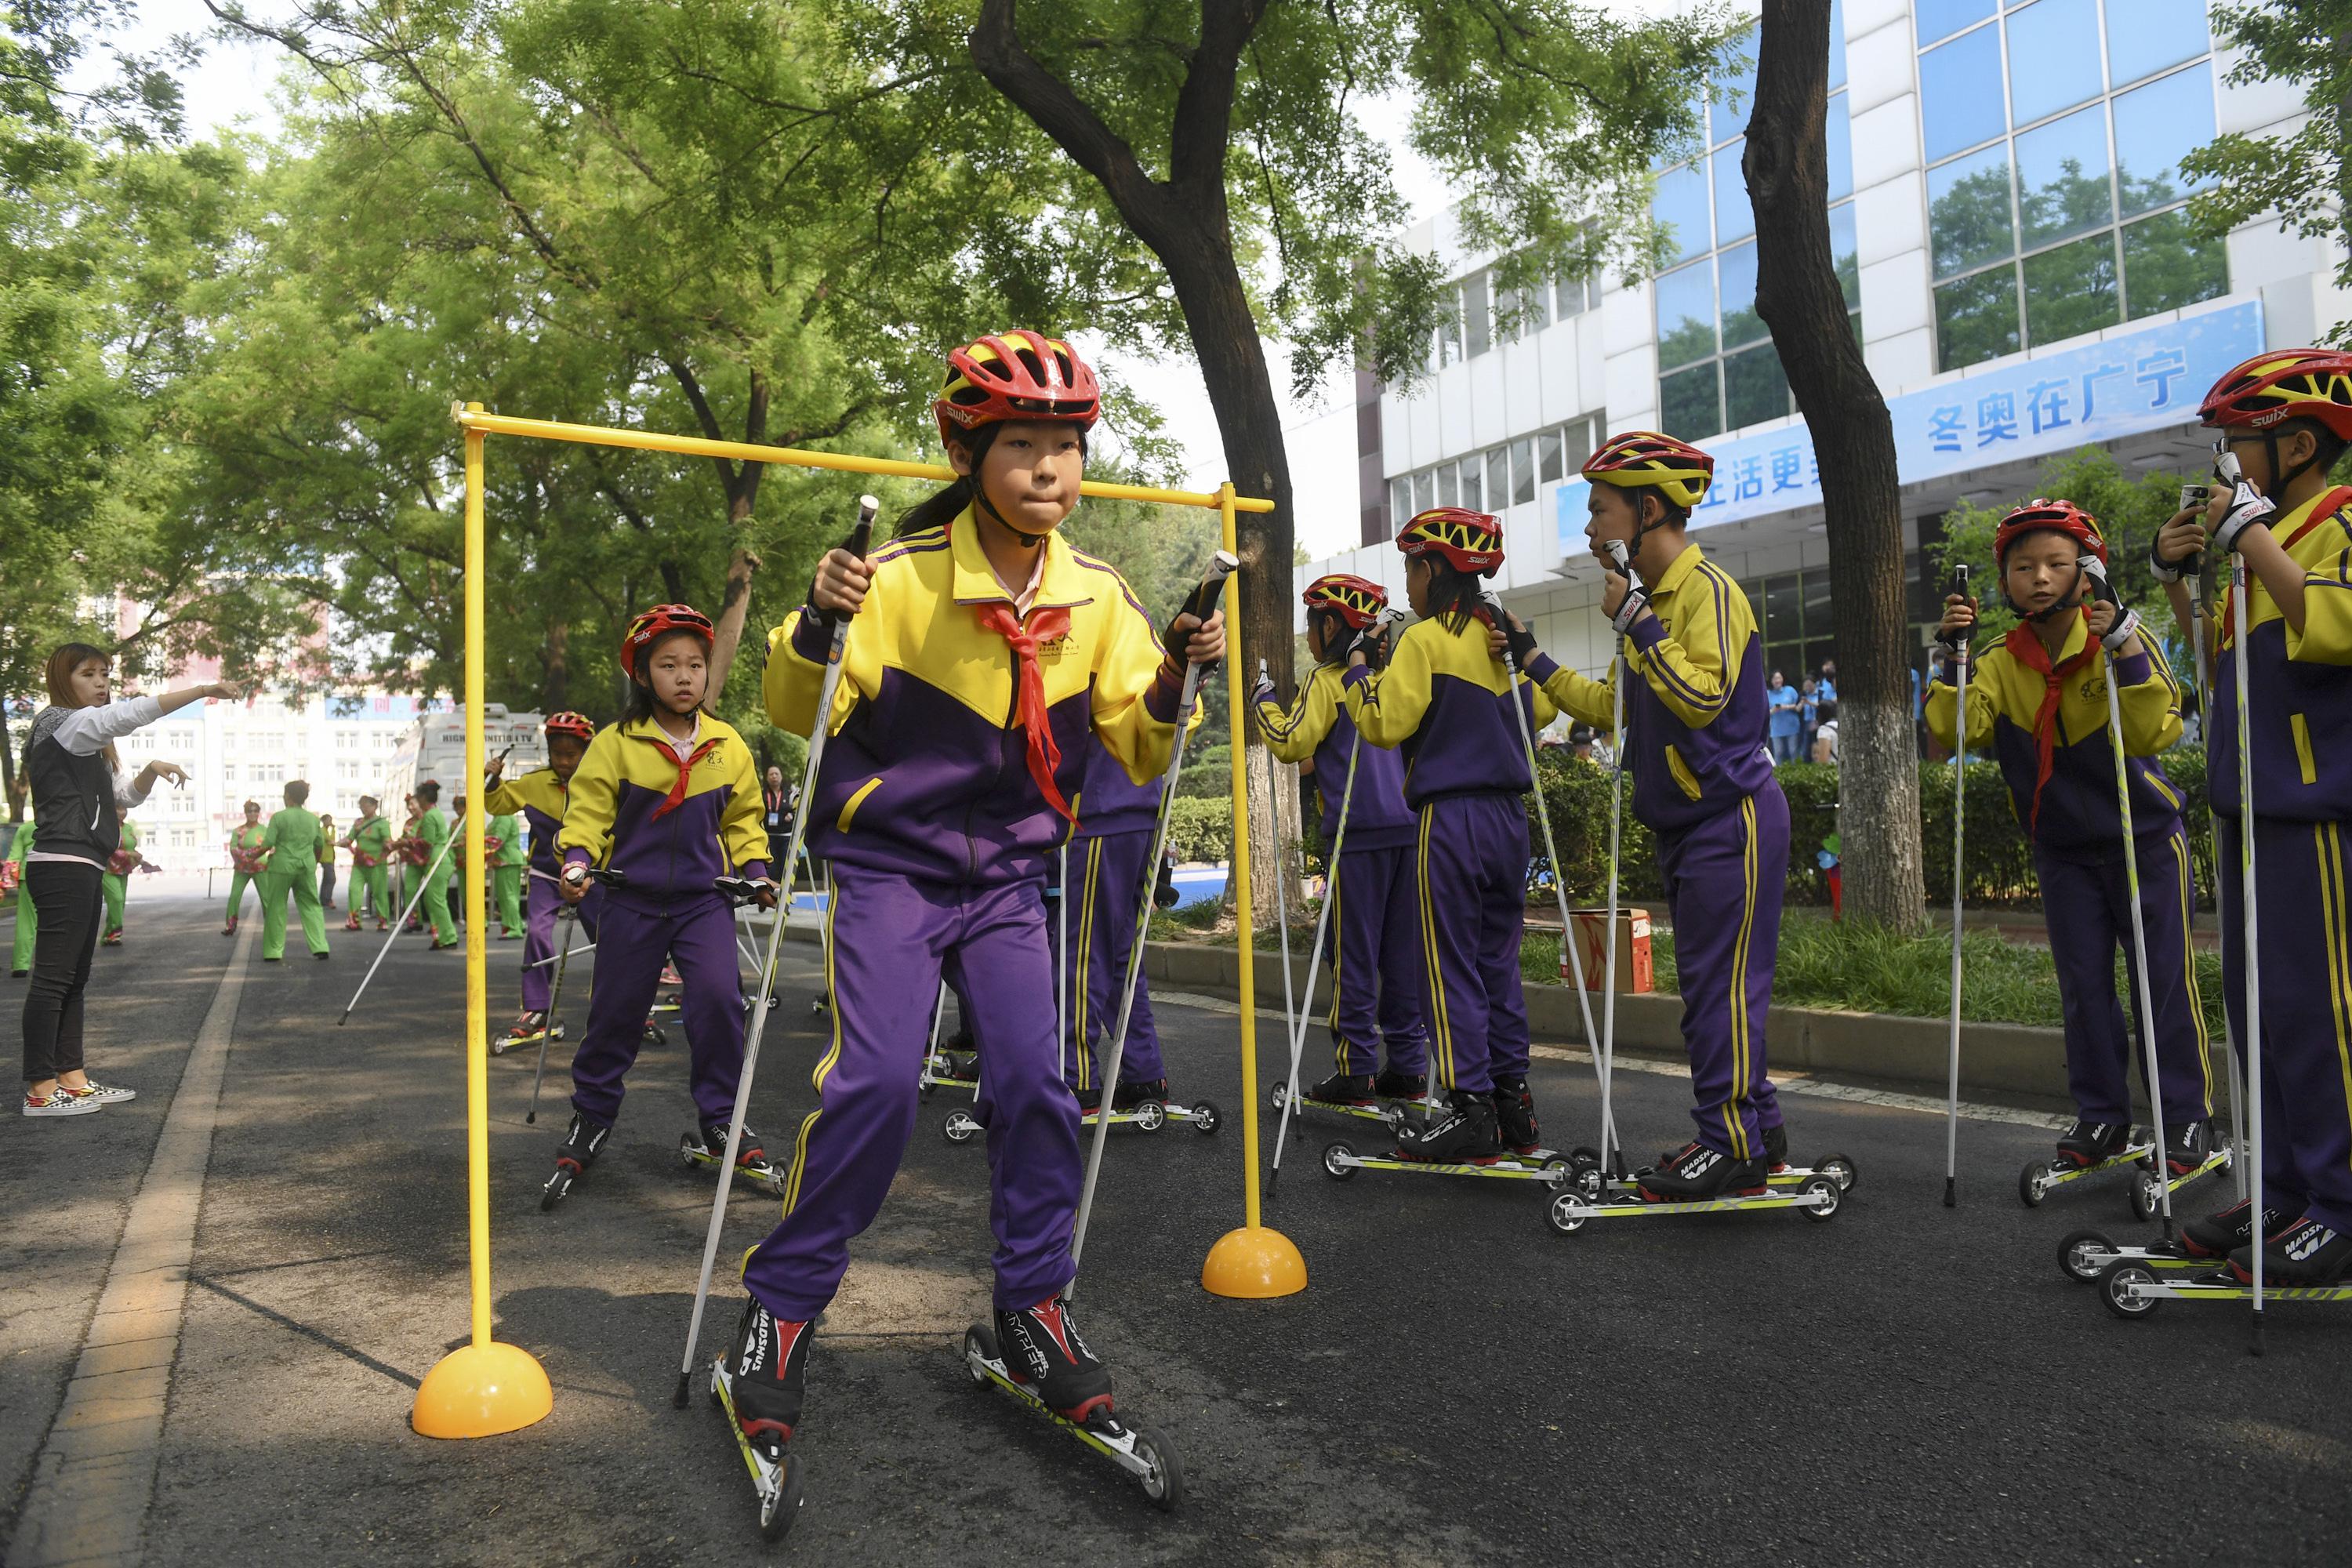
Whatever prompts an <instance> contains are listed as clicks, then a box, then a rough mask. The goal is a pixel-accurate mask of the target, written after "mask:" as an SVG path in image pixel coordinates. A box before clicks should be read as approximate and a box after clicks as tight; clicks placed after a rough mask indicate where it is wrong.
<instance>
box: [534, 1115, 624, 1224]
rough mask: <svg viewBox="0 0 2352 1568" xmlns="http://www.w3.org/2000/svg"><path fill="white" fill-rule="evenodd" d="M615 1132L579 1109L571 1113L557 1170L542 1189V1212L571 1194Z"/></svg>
mask: <svg viewBox="0 0 2352 1568" xmlns="http://www.w3.org/2000/svg"><path fill="white" fill-rule="evenodd" d="M612 1135H613V1130H612V1129H611V1128H610V1127H607V1126H606V1125H604V1123H603V1122H601V1121H589V1120H588V1119H587V1118H586V1117H585V1116H583V1115H581V1114H580V1112H578V1111H576V1110H575V1111H573V1112H572V1125H571V1127H570V1128H569V1129H568V1130H566V1131H565V1132H564V1134H563V1142H562V1143H561V1144H559V1145H557V1146H556V1150H555V1173H554V1174H553V1175H551V1176H550V1177H548V1178H547V1184H546V1185H545V1186H543V1187H541V1189H540V1193H539V1207H540V1212H541V1213H542V1214H544V1213H545V1212H546V1211H548V1210H549V1209H551V1208H553V1207H554V1206H555V1205H558V1204H560V1203H562V1201H563V1200H564V1199H565V1198H566V1197H568V1196H570V1195H571V1193H572V1183H574V1182H576V1181H578V1180H579V1179H580V1178H581V1177H582V1176H583V1175H585V1174H586V1173H587V1171H588V1167H589V1166H591V1165H593V1164H594V1163H596V1156H597V1154H598V1153H599V1152H602V1151H603V1149H604V1140H606V1139H607V1138H610V1137H611V1136H612Z"/></svg>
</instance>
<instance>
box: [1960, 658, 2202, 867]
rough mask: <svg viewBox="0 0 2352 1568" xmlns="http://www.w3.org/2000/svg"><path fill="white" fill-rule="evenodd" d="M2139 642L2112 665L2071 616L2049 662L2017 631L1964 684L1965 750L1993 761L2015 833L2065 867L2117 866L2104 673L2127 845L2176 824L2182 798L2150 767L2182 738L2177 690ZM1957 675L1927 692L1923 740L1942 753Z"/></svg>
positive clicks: (2119, 840)
mask: <svg viewBox="0 0 2352 1568" xmlns="http://www.w3.org/2000/svg"><path fill="white" fill-rule="evenodd" d="M2135 643H2136V646H2135V647H2134V649H2133V651H2132V652H2130V653H2129V654H2126V655H2125V656H2124V657H2123V658H2118V659H2115V660H2112V661H2110V660H2109V658H2107V656H2106V654H2105V651H2104V650H2102V649H2101V648H2100V647H2099V646H2098V644H2097V643H2095V642H2094V641H2092V640H2091V637H2090V633H2089V630H2088V623H2087V622H2086V621H2085V620H2084V616H2083V615H2082V613H2081V612H2079V611H2078V612H2076V613H2075V614H2074V616H2073V617H2072V619H2071V621H2070V623H2069V624H2068V626H2067V627H2066V636H2065V639H2064V640H2063V642H2062V643H2060V645H2059V649H2058V657H2057V658H2056V659H2055V660H2053V659H2052V658H2050V657H2049V655H2048V654H2047V652H2046V651H2045V650H2044V649H2043V647H2042V643H2041V640H2040V638H2038V637H2036V636H2035V635H2034V633H2033V630H2032V628H2031V627H2029V626H2017V627H2014V628H2013V629H2011V631H2010V632H2009V634H2008V635H2007V636H2006V637H2003V638H2002V639H2001V640H2000V642H1999V643H1996V644H1995V645H1993V646H1992V647H1990V648H1987V649H1986V650H1985V651H1984V652H1983V653H1981V654H1979V655H1978V656H1977V660H1976V666H1975V668H1973V669H1971V670H1970V671H1969V715H1968V725H1969V747H1970V749H1971V750H1977V751H1989V752H1990V755H1991V756H1992V758H1993V760H1994V761H1995V762H1997V763H2000V773H2001V778H2002V781H2003V782H2004V783H2006V784H2008V785H2009V799H2010V805H2011V807H2012V808H2013V809H2014V810H2015V812H2016V813H2017V820H2018V822H2019V824H2020V825H2021V826H2023V827H2024V828H2025V830H2026V834H2027V837H2030V838H2032V841H2033V843H2034V846H2035V847H2037V848H2040V849H2044V850H2047V851H2048V852H2050V853H2051V854H2052V855H2054V856H2056V857H2057V858H2060V859H2066V860H2075V861H2105V860H2115V859H2120V858H2122V855H2123V831H2124V829H2123V817H2122V816H2121V814H2120V812H2119V810H2118V808H2117V805H2116V758H2115V751H2114V748H2113V746H2112V744H2111V742H2110V741H2109V739H2108V734H2107V678H2108V669H2109V666H2110V664H2111V663H2112V666H2113V668H2114V674H2115V679H2116V701H2117V703H2118V704H2119V706H2120V709H2121V711H2122V714H2123V724H2124V766H2125V770H2126V774H2127V776H2128V777H2129V779H2130V781H2131V807H2132V833H2133V836H2134V837H2136V838H2137V839H2141V840H2147V839H2151V838H2158V837H2163V836H2164V835H2165V834H2168V833H2170V832H2171V831H2172V830H2173V828H2174V827H2175V826H2178V825H2179V821H2180V792H2179V790H2178V789H2176V788H2174V787H2173V784H2172V781H2171V780H2170V779H2168V778H2166V777H2165V776H2164V770H2163V769H2162V768H2161V767H2159V766H2158V765H2157V763H2156V762H2155V760H2154V759H2155V757H2156V755H2157V753H2158V752H2163V751H2165V750H2167V749H2168V748H2169V747H2170V746H2171V745H2172V744H2173V743H2174V742H2177V741H2179V739H2180V686H2179V682H2178V681H2176V680H2175V679H2173V676H2172V669H2171V667H2170V666H2168V665H2167V664H2166V663H2165V661H2164V656H2163V655H2162V654H2160V653H2158V652H2157V651H2156V649H2155V647H2154V645H2153V644H2152V643H2151V642H2150V641H2149V640H2148V638H2147V637H2146V636H2145V635H2143V636H2141V637H2137V638H2136V639H2135ZM1953 675H1954V672H1953V671H1952V670H1951V668H1949V667H1948V665H1947V668H1945V670H1944V672H1943V673H1942V674H1941V675H1939V676H1938V677H1937V679H1935V680H1933V681H1931V682H1929V683H1928V686H1927V732H1928V733H1929V734H1931V735H1933V736H1935V737H1936V739H1937V741H1938V742H1941V743H1942V744H1944V745H1945V746H1946V747H1950V746H1952V745H1955V744H1956V743H1957V742H1958V710H1959V692H1958V687H1957V686H1956V684H1955V683H1954V680H1953Z"/></svg>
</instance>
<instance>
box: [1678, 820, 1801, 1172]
mask: <svg viewBox="0 0 2352 1568" xmlns="http://www.w3.org/2000/svg"><path fill="white" fill-rule="evenodd" d="M1657 838H1658V875H1659V879H1660V880H1661V881H1663V882H1664V884H1665V891H1666V907H1667V908H1668V909H1669V910H1672V911H1673V914H1674V921H1675V970H1676V972H1677V973H1678V974H1679V976H1680V979H1681V983H1682V993H1683V1048H1684V1049H1685V1051H1687V1052H1689V1053H1690V1065H1691V1095H1692V1099H1693V1100H1694V1101H1695V1103H1694V1104H1693V1105H1692V1107H1691V1120H1692V1121H1695V1122H1696V1123H1697V1124H1698V1141H1699V1142H1701V1143H1704V1144H1706V1146H1707V1147H1708V1148H1710V1149H1713V1150H1715V1151H1716V1152H1717V1153H1722V1154H1728V1155H1730V1156H1731V1157H1732V1158H1733V1159H1735V1160H1746V1159H1750V1158H1761V1157H1762V1155H1763V1152H1764V1137H1763V1134H1764V1129H1766V1128H1768V1127H1778V1126H1780V1100H1779V1099H1778V1097H1777V1096H1776V1095H1775V1094H1774V1093H1773V1089H1772V1080H1771V1079H1769V1078H1767V1077H1766V1076H1765V1063H1764V1019H1765V1015H1766V1014H1767V1013H1768V1012H1769V1010H1770V1008H1771V1005H1772V961H1773V959H1774V957H1775V956H1776V955H1777V954H1778V953H1779V952H1780V897H1781V893H1782V891H1783V890H1784V887H1785V884H1786V883H1787V882H1788V879H1789V798H1788V796H1786V795H1782V794H1781V793H1780V785H1779V784H1766V785H1765V786H1764V787H1763V788H1762V789H1760V790H1758V791H1757V792H1756V793H1755V794H1754V795H1749V796H1748V798H1747V799H1745V800H1743V801H1741V802H1740V803H1739V804H1738V805H1735V806H1733V807H1732V808H1730V809H1729V810H1727V811H1722V812H1717V814H1716V815H1715V816H1711V817H1708V818H1707V819H1706V821H1704V822H1701V823H1698V824H1696V825H1695V826H1690V827H1685V828H1684V829H1682V830H1681V831H1680V832H1676V833H1661V834H1659V835H1658V836H1657Z"/></svg>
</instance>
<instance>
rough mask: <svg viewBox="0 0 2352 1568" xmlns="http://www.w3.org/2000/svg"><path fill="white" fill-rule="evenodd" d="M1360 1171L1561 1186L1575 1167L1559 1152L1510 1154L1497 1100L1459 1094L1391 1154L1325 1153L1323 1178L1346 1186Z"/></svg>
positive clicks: (1339, 1146)
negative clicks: (1462, 1177)
mask: <svg viewBox="0 0 2352 1568" xmlns="http://www.w3.org/2000/svg"><path fill="white" fill-rule="evenodd" d="M1358 1171H1408V1172H1414V1173H1419V1174H1422V1175H1427V1176H1485V1177H1488V1178H1491V1179H1494V1180H1498V1181H1517V1182H1544V1183H1547V1184H1560V1183H1564V1182H1566V1181H1567V1180H1568V1178H1569V1173H1570V1161H1569V1157H1568V1156H1567V1155H1566V1154H1563V1153H1560V1152H1559V1151H1557V1150H1553V1149H1545V1148H1540V1147H1538V1148H1529V1149H1525V1150H1517V1149H1506V1148H1505V1147H1504V1145H1503V1142H1502V1130H1501V1127H1500V1124H1499V1118H1498V1117H1497V1115H1496V1105H1495V1099H1494V1097H1493V1096H1492V1095H1486V1094H1474V1093H1471V1092H1470V1091H1468V1090H1466V1089H1455V1090H1454V1092H1453V1093H1451V1094H1449V1095H1448V1096H1447V1097H1446V1099H1445V1101H1444V1106H1443V1108H1442V1109H1441V1110H1434V1111H1433V1112H1431V1114H1430V1117H1429V1120H1428V1121H1425V1122H1412V1121H1407V1122H1405V1123H1404V1124H1403V1125H1402V1126H1400V1127H1399V1128H1398V1129H1397V1139H1396V1147H1395V1148H1394V1150H1393V1151H1391V1152H1389V1153H1386V1154H1360V1153H1358V1152H1356V1151H1355V1149H1354V1148H1353V1147H1352V1146H1350V1145H1349V1144H1347V1143H1344V1142H1340V1143H1331V1144H1328V1145H1327V1146H1326V1147H1325V1148H1324V1150H1323V1173H1324V1174H1325V1175H1327V1176H1329V1177H1330V1178H1331V1179H1332V1180H1333V1181H1335V1182H1344V1181H1347V1180H1348V1179H1349V1178H1350V1177H1351V1176H1353V1175H1354V1174H1355V1173H1357V1172H1358Z"/></svg>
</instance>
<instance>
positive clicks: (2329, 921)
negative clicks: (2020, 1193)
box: [2150, 349, 2352, 1287]
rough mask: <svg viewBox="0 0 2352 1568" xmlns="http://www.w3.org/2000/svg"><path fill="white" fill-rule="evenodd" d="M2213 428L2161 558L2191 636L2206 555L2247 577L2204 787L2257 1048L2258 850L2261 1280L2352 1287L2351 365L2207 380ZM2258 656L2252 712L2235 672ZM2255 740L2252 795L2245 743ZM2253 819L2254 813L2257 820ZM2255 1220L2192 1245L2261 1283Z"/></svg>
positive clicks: (2333, 362)
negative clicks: (2251, 976) (2243, 766)
mask: <svg viewBox="0 0 2352 1568" xmlns="http://www.w3.org/2000/svg"><path fill="white" fill-rule="evenodd" d="M2199 412H2200V417H2201V419H2202V420H2203V422H2204V424H2205V425H2206V426H2208V427H2209V428H2211V429H2214V430H2216V431H2218V432H2219V433H2220V434H2219V437H2218V439H2217V440H2216V442H2215V444H2214V445H2215V452H2216V457H2217V459H2218V460H2217V462H2216V464H2215V477H2216V479H2220V480H2221V483H2220V484H2219V485H2218V486H2217V487H2216V489H2215V491H2214V494H2213V496H2212V499H2211V500H2210V503H2209V504H2208V506H2207V507H2206V508H2205V510H2204V511H2203V512H2202V514H2201V515H2200V513H2199V512H2198V511H2197V510H2185V511H2182V512H2180V513H2179V514H2177V515H2176V516H2175V517H2174V518H2173V519H2172V521H2169V522H2168V523H2167V524H2166V525H2165V526H2164V528H2163V529H2162V530H2160V531H2158V534H2157V537H2156V541H2155V543H2154V545H2153V546H2152V548H2151V551H2150V556H2151V560H2152V563H2153V564H2154V566H2155V567H2156V569H2157V574H2158V576H2159V577H2160V578H2164V579H2167V580H2168V591H2169V592H2170V593H2171V595H2172V597H2173V605H2174V608H2175V611H2176V613H2177V614H2178V615H2179V617H2180V624H2181V625H2183V626H2189V625H2191V624H2193V623H2192V621H2191V619H2190V605H2189V589H2188V585H2187V584H2186V583H2184V582H2182V581H2180V579H2181V578H2182V577H2184V576H2185V575H2186V574H2187V573H2188V572H2189V570H2190V569H2191V568H2192V567H2193V565H2194V564H2195V562H2196V558H2197V557H2198V556H2199V555H2200V554H2201V553H2202V552H2205V551H2207V550H2209V549H2210V550H2212V551H2214V552H2218V553H2219V554H2220V555H2221V557H2222V558H2223V560H2224V561H2225V562H2227V561H2228V560H2229V558H2230V557H2232V556H2234V557H2236V558H2237V559H2238V560H2239V561H2241V562H2242V563H2244V565H2245V567H2246V568H2247V569H2248V570H2249V571H2250V572H2251V573H2252V577H2253V579H2254V580H2253V583H2252V587H2251V599H2252V615H2251V616H2248V617H2247V626H2245V627H2244V628H2241V627H2240V626H2238V624H2237V616H2236V606H2235V603H2234V599H2233V602H2232V604H2231V609H2230V612H2229V613H2228V614H2227V615H2225V616H2222V618H2221V622H2220V626H2219V632H2220V644H2221V647H2220V652H2219V657H2218V658H2217V659H2216V660H2215V662H2214V666H2213V680H2212V689H2211V690H2210V692H2208V693H2206V700H2207V702H2208V704H2209V705H2210V707H2209V711H2210V713H2211V715H2212V721H2211V724H2210V729H2209V731H2208V732H2209V734H2210V746H2209V748H2208V752H2207V764H2206V778H2207V781H2208V787H2209V789H2210V791H2211V795H2212V800H2213V809H2214V816H2215V826H2216V828H2217V829H2218V832H2219V836H2220V842H2218V843H2217V844H2216V845H2215V851H2216V852H2215V855H2214V859H2215V862H2216V865H2217V868H2218V869H2219V872H2220V877H2219V881H2220V884H2221V977H2222V989H2223V994H2224V998H2225V1001H2226V1003H2227V1005H2228V1007H2229V1010H2230V1017H2231V1023H2232V1025H2233V1026H2234V1027H2235V1028H2236V1030H2237V1034H2238V1038H2240V1039H2244V1038H2246V1029H2247V1016H2246V1005H2247V1002H2246V990H2247V986H2246V954H2245V951H2244V934H2245V889H2244V882H2243V874H2242V865H2241V854H2242V837H2241V835H2242V833H2245V832H2247V831H2249V829H2248V827H2247V826H2246V825H2247V824H2248V823H2251V829H2250V830H2251V833H2252V839H2253V858H2254V873H2255V875H2254V894H2255V898H2256V900H2257V904H2256V907H2255V910H2254V914H2255V916H2256V920H2257V925H2258V928H2259V940H2260V942H2262V954H2261V956H2262V963H2261V966H2260V967H2261V975H2262V979H2261V994H2260V996H2259V998H2258V999H2257V1000H2258V1003H2259V1005H2260V1007H2261V1018H2260V1022H2261V1025H2262V1041H2263V1085H2262V1088H2263V1151H2262V1152H2263V1209H2264V1211H2265V1212H2264V1213H2263V1221H2262V1233H2263V1236H2264V1237H2268V1238H2269V1239H2268V1244H2267V1246H2266V1247H2265V1248H2264V1252H2265V1257H2264V1261H2263V1280H2264V1283H2265V1284H2268V1285H2276V1286H2281V1287H2292V1286H2299V1285H2302V1286H2308V1285H2325V1284H2330V1283H2333V1282H2335V1281H2336V1280H2339V1279H2344V1278H2345V1277H2346V1275H2347V1272H2352V1076H2347V1069H2346V1066H2345V1064H2346V1063H2347V1061H2352V911H2347V907H2346V894H2345V889H2346V888H2347V886H2352V747H2347V745H2346V744H2345V742H2344V737H2345V735H2346V734H2347V731H2352V570H2347V561H2352V553H2347V552H2352V489H2345V488H2342V487H2339V486H2336V485H2334V484H2332V483H2331V482H2330V481H2329V474H2330V471H2331V470H2332V469H2334V468H2335V467H2336V464H2337V463H2338V461H2339V460H2340V459H2341V458H2343V456H2344V453H2345V451H2346V448H2347V445H2352V354H2346V353H2339V352H2336V351H2334V350H2329V349H2275V350H2272V351H2270V352H2268V353H2261V354H2257V355H2255V356H2254V357H2253V358H2252V359H2250V360H2248V361H2246V362H2245V363H2243V364H2241V365H2238V366H2237V367H2235V368H2234V369H2232V370H2231V371H2230V373H2229V374H2226V375H2224V376H2222V377H2221V380H2219V381H2217V382H2215V383H2214V384H2213V387H2212V390H2211V391H2210V392H2208V393H2207V394H2206V395H2205V402H2204V405H2203V406H2202V408H2201V409H2200V411H2199ZM2241 657H2243V658H2246V659H2247V661H2248V663H2247V668H2246V676H2247V703H2248V708H2247V711H2246V712H2245V713H2244V714H2243V715H2241V714H2240V712H2239V711H2238V694H2237V660H2238V659H2239V658H2241ZM2242 734H2245V735H2250V737H2251V738H2250V740H2249V741H2248V742H2247V743H2248V744H2250V745H2251V746H2252V772H2253V784H2254V790H2253V799H2252V801H2251V802H2249V801H2245V800H2243V799H2242V795H2241V791H2240V782H2239V767H2240V763H2239V757H2238V746H2239V743H2240V737H2241V735H2242ZM2249 808H2251V809H2249ZM2254 1230H2255V1226H2254V1217H2253V1212H2252V1205H2251V1204H2246V1203H2242V1204H2237V1205H2231V1207H2229V1208H2226V1209H2223V1210H2222V1211H2221V1213H2219V1214H2216V1215H2210V1216H2209V1217H2207V1218H2205V1219H2200V1220H2196V1221H2192V1222H2191V1223H2190V1224H2189V1226H2186V1227H2185V1228H2184V1229H2183V1231H2182V1238H2183V1241H2184V1244H2185V1245H2187V1246H2189V1247H2191V1248H2193V1249H2195V1250H2196V1251H2198V1252H2200V1253H2202V1254H2206V1255H2209V1256H2221V1255H2224V1254H2226V1255H2227V1256H2228V1258H2229V1259H2230V1266H2231V1268H2232V1269H2234V1270H2235V1271H2236V1273H2237V1274H2238V1277H2239V1278H2240V1279H2251V1278H2252V1268H2253V1247H2254Z"/></svg>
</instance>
